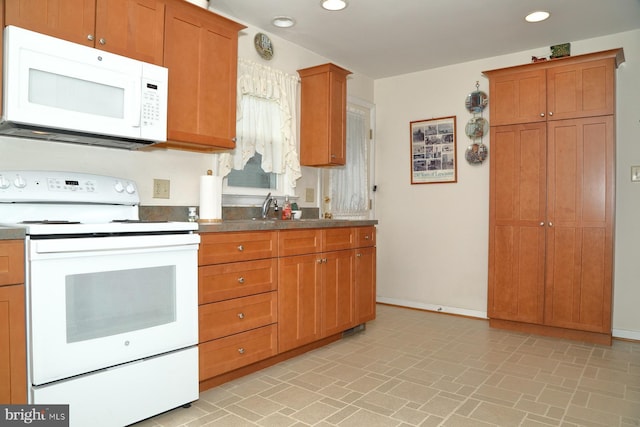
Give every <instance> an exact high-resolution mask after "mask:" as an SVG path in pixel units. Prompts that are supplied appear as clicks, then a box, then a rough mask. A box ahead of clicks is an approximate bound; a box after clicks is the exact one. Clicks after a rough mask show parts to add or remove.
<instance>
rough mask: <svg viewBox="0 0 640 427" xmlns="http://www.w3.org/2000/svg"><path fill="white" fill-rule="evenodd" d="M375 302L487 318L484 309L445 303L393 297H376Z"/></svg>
mask: <svg viewBox="0 0 640 427" xmlns="http://www.w3.org/2000/svg"><path fill="white" fill-rule="evenodd" d="M376 302H379V303H381V304H387V305H396V306H399V307H407V308H415V309H418V310H425V311H433V312H436V313H444V314H455V315H458V316H464V317H477V318H478V319H485V320H486V319H487V312H486V311H477V310H468V309H466V308H459V307H449V306H446V305H435V304H422V303H417V302H415V301H407V300H400V299H395V298H385V297H377V299H376Z"/></svg>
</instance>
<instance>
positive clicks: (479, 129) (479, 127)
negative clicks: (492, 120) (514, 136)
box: [464, 117, 489, 139]
mask: <svg viewBox="0 0 640 427" xmlns="http://www.w3.org/2000/svg"><path fill="white" fill-rule="evenodd" d="M464 132H465V133H466V134H467V136H468V137H469V138H471V139H478V138H482V137H483V136H485V135H486V134H487V133H488V132H489V122H488V121H487V120H486V119H484V118H482V117H472V118H470V119H469V121H468V122H467V126H465V128H464Z"/></svg>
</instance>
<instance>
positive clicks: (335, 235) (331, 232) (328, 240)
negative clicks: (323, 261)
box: [322, 227, 355, 252]
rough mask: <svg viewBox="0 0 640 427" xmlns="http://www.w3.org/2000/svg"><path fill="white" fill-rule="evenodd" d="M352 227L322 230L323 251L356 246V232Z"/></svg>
mask: <svg viewBox="0 0 640 427" xmlns="http://www.w3.org/2000/svg"><path fill="white" fill-rule="evenodd" d="M354 230H355V229H354V228H352V227H343V228H325V229H323V230H322V251H323V252H324V251H340V250H343V249H351V248H353V247H354V246H355V232H354Z"/></svg>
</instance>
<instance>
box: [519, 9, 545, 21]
mask: <svg viewBox="0 0 640 427" xmlns="http://www.w3.org/2000/svg"><path fill="white" fill-rule="evenodd" d="M548 17H549V12H545V11H544V10H539V11H537V12H531V13H530V14H528V15H527V16H525V17H524V19H525V21H527V22H540V21H544V20H545V19H547V18H548Z"/></svg>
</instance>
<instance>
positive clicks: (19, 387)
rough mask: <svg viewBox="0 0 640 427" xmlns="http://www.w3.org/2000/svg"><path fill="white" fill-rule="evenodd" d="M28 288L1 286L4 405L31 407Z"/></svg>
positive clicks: (0, 350) (0, 389) (0, 378)
mask: <svg viewBox="0 0 640 427" xmlns="http://www.w3.org/2000/svg"><path fill="white" fill-rule="evenodd" d="M24 316H25V310H24V285H12V286H0V318H1V319H3V321H2V322H0V402H2V403H10V404H25V403H27V368H26V367H27V356H26V342H25V322H24Z"/></svg>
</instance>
